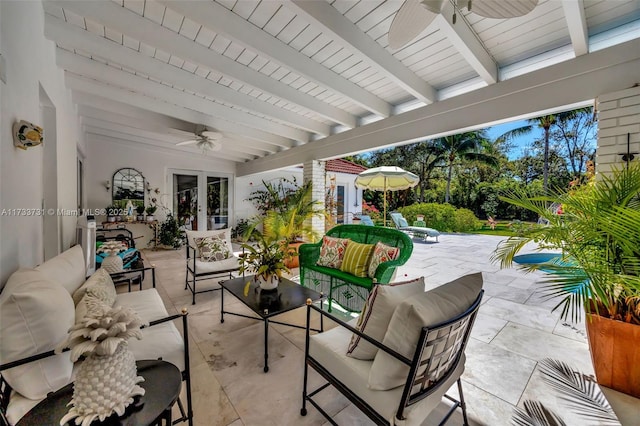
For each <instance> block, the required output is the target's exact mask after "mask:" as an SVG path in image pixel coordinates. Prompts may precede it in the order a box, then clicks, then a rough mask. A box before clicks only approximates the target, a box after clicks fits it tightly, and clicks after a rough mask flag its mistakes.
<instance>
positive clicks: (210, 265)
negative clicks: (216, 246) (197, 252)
mask: <svg viewBox="0 0 640 426" xmlns="http://www.w3.org/2000/svg"><path fill="white" fill-rule="evenodd" d="M194 263H195V264H194ZM189 267H190V268H191V270H192V271H193V270H195V271H196V275H200V274H209V273H213V272H225V271H235V270H237V269H238V268H239V267H240V258H238V257H236V256H231V257H230V258H228V259H224V260H218V261H216V262H205V261H202V260H200V259H197V258H196V259H193V258H191V259H189ZM193 268H195V269H193Z"/></svg>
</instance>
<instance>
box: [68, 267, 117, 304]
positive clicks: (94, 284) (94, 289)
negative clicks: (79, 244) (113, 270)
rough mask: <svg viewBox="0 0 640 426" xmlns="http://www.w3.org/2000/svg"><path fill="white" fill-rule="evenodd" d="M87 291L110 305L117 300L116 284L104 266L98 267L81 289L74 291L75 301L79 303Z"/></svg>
mask: <svg viewBox="0 0 640 426" xmlns="http://www.w3.org/2000/svg"><path fill="white" fill-rule="evenodd" d="M85 293H89V294H91V295H92V296H94V297H97V298H98V299H100V300H102V301H103V302H104V303H106V304H107V305H109V306H113V303H114V302H115V300H116V286H115V285H114V284H113V280H112V279H111V275H109V273H108V272H107V271H106V270H104V269H102V268H101V269H98V270H97V271H96V272H95V273H94V274H93V275H91V276H90V277H89V279H87V281H85V283H84V284H82V286H80V288H79V289H77V290H76V291H74V292H73V296H72V297H73V302H74V303H75V304H76V305H77V304H78V303H79V302H80V300H82V297H83V296H84V295H85Z"/></svg>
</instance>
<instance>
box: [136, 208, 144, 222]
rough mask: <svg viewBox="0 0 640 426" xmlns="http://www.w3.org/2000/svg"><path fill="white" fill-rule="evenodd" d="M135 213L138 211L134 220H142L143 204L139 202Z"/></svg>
mask: <svg viewBox="0 0 640 426" xmlns="http://www.w3.org/2000/svg"><path fill="white" fill-rule="evenodd" d="M136 213H138V215H137V216H136V220H137V221H138V222H144V204H139V205H138V206H137V207H136Z"/></svg>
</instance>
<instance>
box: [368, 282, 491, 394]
mask: <svg viewBox="0 0 640 426" xmlns="http://www.w3.org/2000/svg"><path fill="white" fill-rule="evenodd" d="M481 290H482V274H481V273H477V274H470V275H465V276H464V277H461V278H458V279H457V280H454V281H451V282H449V283H447V284H444V285H441V286H439V287H436V288H434V289H433V290H430V291H427V292H426V293H423V294H421V295H418V296H417V297H412V298H409V299H406V300H404V301H403V302H402V303H400V304H399V305H398V306H397V307H396V310H395V311H394V313H393V316H392V317H391V322H390V323H389V327H388V328H387V332H386V333H385V336H384V340H383V341H382V343H383V344H384V345H386V346H388V347H389V348H390V349H393V350H395V351H396V352H398V353H399V354H401V355H404V356H406V357H407V358H409V359H411V358H413V356H414V353H415V350H416V346H417V344H418V339H419V338H420V332H421V331H422V327H429V326H434V325H437V324H439V323H442V322H445V321H447V320H449V319H453V318H454V317H456V316H457V315H460V314H462V313H464V312H465V311H466V310H467V309H469V307H471V305H472V304H473V302H474V301H475V300H476V298H477V297H478V294H480V291H481ZM408 373H409V367H408V366H407V365H405V364H403V363H401V362H400V361H398V360H397V359H395V358H393V357H392V356H391V355H389V354H387V353H386V352H384V351H378V353H377V354H376V357H375V359H374V360H373V366H372V367H371V372H370V374H369V387H370V388H371V389H374V390H387V389H392V388H395V387H397V386H402V385H403V384H404V383H405V381H406V379H407V375H408Z"/></svg>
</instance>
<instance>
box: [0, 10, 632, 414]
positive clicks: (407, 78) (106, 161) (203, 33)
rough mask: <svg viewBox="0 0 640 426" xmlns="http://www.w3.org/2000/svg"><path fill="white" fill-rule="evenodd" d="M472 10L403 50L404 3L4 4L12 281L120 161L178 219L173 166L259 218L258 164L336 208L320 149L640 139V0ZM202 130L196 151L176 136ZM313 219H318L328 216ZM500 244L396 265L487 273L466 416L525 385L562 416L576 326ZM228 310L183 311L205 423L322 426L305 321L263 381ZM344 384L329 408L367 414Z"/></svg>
mask: <svg viewBox="0 0 640 426" xmlns="http://www.w3.org/2000/svg"><path fill="white" fill-rule="evenodd" d="M478 1H479V0H478ZM463 3H466V2H455V1H449V0H447V1H444V2H442V8H441V9H440V13H438V14H437V16H436V17H435V18H434V20H433V21H432V22H431V23H430V24H429V25H426V26H425V27H424V28H423V29H422V31H421V32H420V33H419V34H418V35H417V36H416V38H415V39H414V40H412V41H410V42H408V43H407V44H406V45H404V46H402V47H401V48H399V49H391V48H390V47H389V40H388V38H389V36H388V34H389V29H390V26H391V22H392V21H393V19H394V17H395V15H396V13H397V12H398V10H399V9H400V7H401V5H402V4H403V2H402V1H395V0H393V1H377V0H376V1H369V0H363V1H351V0H330V1H324V0H316V1H296V0H292V1H270V0H262V1H260V0H239V1H235V0H231V1H223V0H218V1H170V0H113V1H111V0H98V1H91V2H85V1H66V0H48V1H36V0H30V1H2V2H0V24H1V25H0V41H1V44H0V98H1V102H2V109H1V110H2V114H1V116H0V141H1V142H2V144H1V146H0V166H1V169H0V172H1V178H0V207H1V208H2V215H0V242H1V243H0V288H2V287H3V286H4V285H5V283H6V281H7V279H8V277H9V276H10V275H11V274H12V273H13V272H14V271H16V270H18V269H19V268H31V267H34V266H35V265H38V264H41V263H42V262H43V261H45V260H47V259H50V258H52V257H54V256H56V255H57V254H59V253H61V252H63V251H64V250H66V249H68V248H69V247H71V246H73V245H74V244H75V243H76V222H77V216H78V215H86V214H90V215H92V216H96V219H97V221H98V222H102V221H103V220H105V217H104V215H103V213H104V208H105V206H108V205H111V203H112V201H113V199H112V190H111V186H112V182H113V176H114V173H115V172H116V171H117V170H119V169H121V168H132V169H136V170H137V171H139V172H140V174H141V175H142V176H143V178H144V185H145V187H144V188H145V191H144V195H143V198H144V200H143V203H144V204H146V205H149V204H150V203H153V204H156V203H157V204H158V205H161V206H163V207H166V212H169V211H174V212H175V211H177V207H176V204H177V201H176V199H177V194H178V184H177V183H176V182H177V179H176V177H177V176H190V177H191V178H193V179H195V181H197V182H198V185H199V186H198V189H197V190H198V191H199V193H198V194H199V197H198V199H199V200H200V201H199V203H200V204H197V205H196V206H195V209H194V215H195V216H197V222H199V223H201V224H202V223H208V219H209V218H208V211H207V210H208V209H207V206H206V205H205V204H204V200H206V198H207V195H208V194H207V192H206V189H203V186H206V185H207V184H208V182H209V179H217V180H218V181H220V182H221V181H223V180H224V182H225V185H228V187H225V188H226V191H225V192H224V197H223V198H224V203H222V204H221V205H220V206H219V207H220V210H222V209H223V205H224V206H225V207H224V209H226V211H225V212H224V213H225V216H228V218H227V220H228V226H229V227H232V226H236V225H237V224H238V222H239V221H240V219H246V218H247V217H248V216H250V215H251V213H252V211H251V209H250V208H249V207H248V206H247V201H245V199H246V197H247V195H248V193H249V192H250V191H251V190H252V188H253V187H254V184H256V183H257V182H258V181H259V180H260V176H265V175H269V174H273V173H279V172H281V171H282V170H286V168H289V167H298V166H300V165H302V166H303V167H304V180H305V181H311V182H312V183H313V187H314V190H313V197H314V199H316V200H318V201H319V202H320V203H324V199H325V193H326V188H325V182H326V171H325V161H327V160H329V159H335V158H340V157H344V156H346V155H352V154H357V153H364V152H369V151H372V150H376V149H380V148H383V147H392V146H397V145H400V144H408V143H411V142H415V141H419V140H425V139H429V138H435V137H441V136H445V135H451V134H456V133H458V132H461V131H467V130H474V129H480V128H484V127H487V126H490V125H494V124H498V123H504V122H507V121H511V120H516V119H523V118H531V117H535V116H539V115H541V114H549V113H553V112H557V111H562V110H567V109H570V108H574V107H579V106H586V105H595V110H596V111H597V112H598V114H599V124H598V125H599V132H598V138H599V139H598V151H597V171H598V172H606V171H607V170H609V169H610V167H611V166H612V165H615V164H616V163H620V162H621V156H620V153H624V152H627V150H628V149H630V151H635V152H637V151H638V150H639V148H640V111H639V110H638V105H640V87H638V84H639V83H640V76H639V74H638V70H639V69H640V1H638V0H619V1H615V2H613V1H608V0H562V1H556V0H540V1H539V2H537V4H536V6H535V8H534V9H533V10H532V11H531V12H530V13H528V14H526V15H524V16H521V17H516V18H510V19H491V18H485V17H482V16H480V15H479V14H476V13H474V12H473V9H472V10H471V11H469V10H468V7H467V6H466V5H465V4H463ZM454 15H455V16H456V17H457V18H456V19H455V22H454V18H453V17H454ZM21 120H25V121H28V122H31V123H34V124H36V125H39V126H42V127H43V128H44V134H45V137H44V143H43V144H42V145H39V146H36V147H32V148H29V149H27V150H21V149H18V148H16V147H15V146H14V141H13V135H12V128H13V126H14V124H15V123H17V122H20V121H21ZM209 132H211V133H210V134H211V135H214V136H212V137H211V140H209V141H208V142H207V143H205V144H200V145H198V144H197V143H193V144H183V142H185V141H188V140H195V141H200V140H202V139H203V138H205V139H206V138H207V137H208V136H207V134H209ZM627 143H629V144H630V145H629V146H628V145H627ZM207 147H209V148H215V149H207ZM105 189H106V191H105ZM154 200H155V201H154ZM356 200H357V193H356ZM218 213H222V212H221V211H220V212H218ZM143 226H145V227H146V226H147V225H146V224H144V225H143ZM315 226H316V229H317V230H319V231H320V232H321V231H322V229H323V222H322V221H318V222H317V223H315ZM496 243H497V240H495V239H492V238H491V237H483V236H469V235H448V236H446V238H441V242H440V243H439V244H421V243H417V244H416V252H415V253H414V255H413V257H412V261H411V262H409V263H408V264H407V265H406V266H404V267H403V269H402V270H401V271H400V274H406V275H407V276H411V277H414V276H421V275H424V276H426V279H427V283H428V285H430V286H435V285H438V284H442V283H445V282H448V281H450V280H451V279H453V278H456V277H458V276H460V275H463V274H464V273H466V272H470V271H482V272H483V275H484V279H485V290H486V297H485V300H484V304H483V306H482V307H481V309H480V317H479V321H478V324H477V326H476V328H475V330H474V334H473V336H472V339H471V343H470V345H469V350H468V352H467V353H468V355H469V358H468V362H467V371H466V372H465V375H464V376H463V380H464V381H465V384H466V385H467V389H468V392H469V396H468V407H469V411H470V415H471V417H472V419H473V421H474V422H475V423H476V424H491V425H494V424H508V423H509V419H510V418H511V415H512V412H513V408H514V407H515V406H518V405H520V404H521V403H522V401H523V400H524V399H528V398H531V399H537V400H540V401H543V402H545V404H548V405H549V406H550V407H555V408H557V409H558V410H559V411H562V410H563V408H561V406H560V405H559V402H558V401H557V400H556V399H555V397H553V396H552V395H551V394H550V393H549V392H548V390H547V389H546V388H544V386H545V385H544V384H541V379H540V374H539V371H538V367H537V362H538V361H539V360H540V359H542V358H544V357H547V356H549V357H552V358H558V359H563V360H565V361H567V362H570V363H572V365H574V366H575V367H576V369H579V370H581V371H583V372H585V373H587V374H591V370H590V368H591V367H590V361H589V352H588V348H587V344H586V343H585V340H584V332H583V330H582V327H581V326H580V325H572V324H565V323H563V322H562V321H560V320H559V319H558V317H557V316H556V315H555V314H550V313H549V311H550V305H551V304H552V303H553V302H548V301H542V300H540V298H539V297H538V296H537V294H536V292H535V290H534V284H535V281H536V279H538V278H539V276H533V275H532V276H523V275H522V274H520V273H518V272H516V271H513V270H504V271H501V270H498V267H497V266H495V265H490V264H489V263H488V256H489V253H490V252H491V251H492V250H493V248H494V247H495V245H496ZM471 253H473V254H471ZM146 257H147V259H148V260H149V261H151V262H156V263H157V265H158V270H159V274H158V275H159V291H160V294H161V295H162V297H163V300H164V302H165V304H166V305H167V308H168V309H169V311H170V313H174V312H177V311H179V310H180V309H181V308H182V307H183V306H185V305H188V304H189V298H190V295H189V294H188V293H187V292H186V291H184V289H183V285H182V283H183V281H182V280H183V278H184V275H183V274H184V253H182V252H179V251H177V252H173V251H167V252H160V251H148V252H147V253H146ZM218 304H219V299H218V294H217V293H208V294H206V295H204V296H203V297H202V300H199V301H198V304H197V305H196V306H194V308H193V309H192V311H191V314H190V316H191V318H192V319H193V320H192V322H191V324H193V329H192V330H191V332H192V333H193V337H194V339H193V340H194V341H195V345H194V346H195V349H196V351H195V354H194V356H193V365H192V367H193V377H194V379H195V381H194V385H193V390H194V398H195V399H194V401H195V416H196V423H197V424H221V425H228V424H233V425H234V426H235V425H242V424H245V425H251V424H302V423H305V424H306V423H309V424H323V421H322V420H320V417H319V416H317V413H314V412H313V411H312V410H311V411H310V415H309V416H307V417H306V418H304V419H301V418H300V416H299V415H298V412H299V402H300V392H299V390H300V389H299V387H300V380H299V377H298V374H299V373H300V371H298V369H297V368H294V367H292V366H297V365H301V364H302V353H301V350H300V348H301V345H302V340H301V334H299V333H298V332H297V331H290V330H286V331H285V330H280V329H278V328H277V327H274V328H275V329H276V333H274V340H275V341H276V343H275V344H274V347H277V355H275V354H276V350H275V349H274V356H273V358H274V362H273V368H272V371H271V372H270V373H269V374H268V375H265V374H264V373H263V372H262V369H260V368H254V367H255V366H256V364H258V363H259V355H257V352H255V351H253V350H252V348H251V345H252V344H253V343H251V342H253V341H255V340H256V339H254V338H253V337H252V333H253V332H254V331H256V330H257V328H256V327H255V326H253V325H252V324H253V323H248V322H245V321H244V320H241V319H233V320H232V319H230V320H229V321H228V322H227V323H225V324H224V325H222V324H220V322H219V320H218V318H217V317H216V315H217V312H219V305H218ZM291 315H293V316H294V320H296V318H295V316H296V315H300V314H299V313H297V311H296V312H294V313H293V314H291ZM254 329H255V330H254ZM254 355H256V356H255V359H254ZM278 357H279V361H277V359H278ZM254 370H255V371H254ZM280 378H282V379H281V380H279V379H280ZM285 378H286V379H285ZM265 389H268V390H269V391H268V392H265ZM333 397H334V398H333V399H330V403H331V404H332V408H331V411H332V413H333V415H334V419H336V420H337V421H339V422H340V421H341V422H342V423H345V424H360V422H362V421H363V420H362V419H361V418H360V416H359V415H358V412H357V410H356V409H355V408H354V407H352V406H349V405H348V403H347V401H346V400H344V399H342V398H340V397H338V396H337V394H334V395H333ZM614 401H616V405H617V407H616V408H618V407H623V408H621V411H620V414H619V415H620V417H621V419H623V418H625V419H626V418H627V417H626V416H627V415H630V417H628V418H630V419H631V420H630V422H631V423H624V422H623V424H634V423H633V422H634V421H636V419H637V418H638V417H639V416H640V413H638V411H637V410H638V408H637V401H634V400H630V399H628V398H626V397H624V396H620V397H617V396H616V397H612V398H611V402H612V403H613V402H614ZM618 404H619V405H618ZM274 406H277V407H278V408H279V410H278V411H276V410H272V409H271V408H273V407H274ZM280 407H282V410H280ZM634 410H635V411H634ZM562 412H563V414H566V415H567V417H566V419H565V420H566V421H567V423H568V424H581V423H580V421H579V420H576V419H575V418H573V417H571V416H572V414H571V413H568V412H567V413H565V412H564V411H562Z"/></svg>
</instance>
